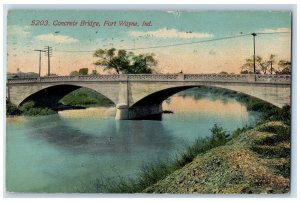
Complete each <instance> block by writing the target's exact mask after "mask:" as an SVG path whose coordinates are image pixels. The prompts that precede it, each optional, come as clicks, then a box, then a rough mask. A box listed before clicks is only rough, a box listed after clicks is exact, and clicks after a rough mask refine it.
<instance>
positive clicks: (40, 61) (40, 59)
mask: <svg viewBox="0 0 300 202" xmlns="http://www.w3.org/2000/svg"><path fill="white" fill-rule="evenodd" d="M34 51H38V52H40V57H39V78H40V77H41V67H42V64H41V63H42V56H41V53H42V52H45V51H44V50H34Z"/></svg>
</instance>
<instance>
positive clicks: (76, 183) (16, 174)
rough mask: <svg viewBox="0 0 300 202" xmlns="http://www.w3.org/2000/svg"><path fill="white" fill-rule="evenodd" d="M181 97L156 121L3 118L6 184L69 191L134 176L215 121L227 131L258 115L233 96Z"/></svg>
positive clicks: (97, 111)
mask: <svg viewBox="0 0 300 202" xmlns="http://www.w3.org/2000/svg"><path fill="white" fill-rule="evenodd" d="M195 92H196V91H195ZM182 95H184V93H181V95H178V94H176V95H174V96H172V97H171V98H170V99H168V100H166V101H165V102H164V103H163V109H164V110H171V111H173V112H174V114H164V115H163V120H162V121H148V120H143V121H130V120H128V121H116V120H115V119H114V114H115V109H114V108H88V109H84V110H67V111H61V112H59V114H58V115H50V116H41V117H22V116H21V117H12V118H11V117H10V118H7V124H6V131H7V132H6V189H7V190H8V191H10V192H35V193H36V192H76V190H78V187H80V186H83V185H85V184H89V183H90V182H92V181H93V180H95V179H96V178H99V179H100V178H103V177H115V176H122V177H134V176H135V174H136V173H137V172H139V171H140V169H141V167H142V166H143V165H146V164H149V163H151V162H155V161H157V160H164V159H170V158H171V159H172V158H173V157H174V156H175V155H176V154H177V153H179V152H180V151H182V150H183V149H184V148H185V147H186V146H187V145H190V144H192V143H193V142H194V141H195V139H197V138H199V137H206V136H210V135H211V133H210V131H209V129H210V128H212V127H213V125H214V124H218V125H220V126H222V127H223V128H224V129H226V130H227V131H232V130H234V129H236V128H238V127H242V126H244V125H251V124H254V123H255V122H256V120H257V119H258V117H259V114H258V113H255V112H248V111H247V109H246V107H245V106H244V105H243V104H241V103H239V102H237V101H236V100H234V99H229V98H219V97H214V96H211V95H210V96H203V95H202V96H200V98H199V96H198V97H197V96H196V97H195V96H191V93H188V95H186V96H182Z"/></svg>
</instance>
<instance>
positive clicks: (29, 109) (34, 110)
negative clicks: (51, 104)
mask: <svg viewBox="0 0 300 202" xmlns="http://www.w3.org/2000/svg"><path fill="white" fill-rule="evenodd" d="M20 110H21V112H22V115H26V116H37V115H50V114H55V113H56V112H55V111H53V110H52V109H50V108H47V107H46V108H41V107H37V106H35V103H34V101H28V102H26V103H24V104H23V105H22V106H21V107H20Z"/></svg>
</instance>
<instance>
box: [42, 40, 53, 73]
mask: <svg viewBox="0 0 300 202" xmlns="http://www.w3.org/2000/svg"><path fill="white" fill-rule="evenodd" d="M44 52H45V55H46V56H47V57H48V76H50V57H51V56H52V47H50V46H45V48H44Z"/></svg>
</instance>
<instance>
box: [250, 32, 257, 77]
mask: <svg viewBox="0 0 300 202" xmlns="http://www.w3.org/2000/svg"><path fill="white" fill-rule="evenodd" d="M251 35H252V36H253V74H254V81H256V70H255V37H256V35H257V34H256V33H252V34H251Z"/></svg>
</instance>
